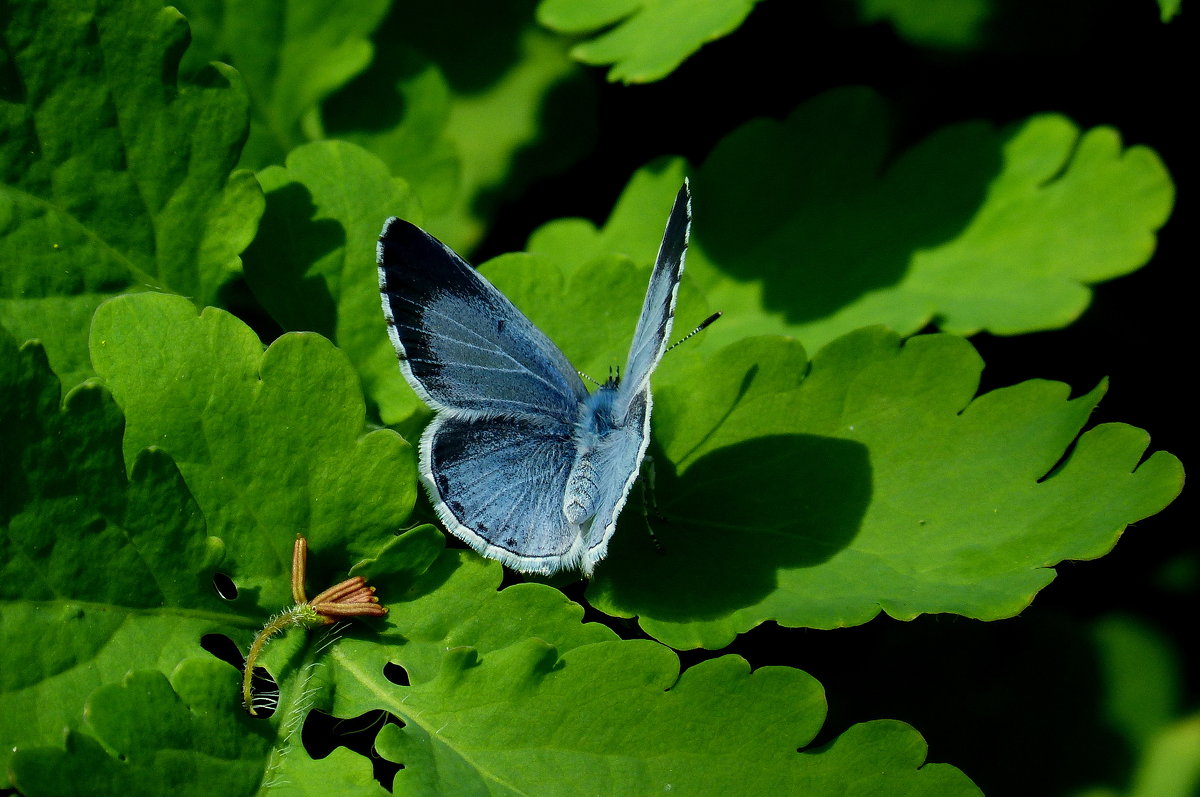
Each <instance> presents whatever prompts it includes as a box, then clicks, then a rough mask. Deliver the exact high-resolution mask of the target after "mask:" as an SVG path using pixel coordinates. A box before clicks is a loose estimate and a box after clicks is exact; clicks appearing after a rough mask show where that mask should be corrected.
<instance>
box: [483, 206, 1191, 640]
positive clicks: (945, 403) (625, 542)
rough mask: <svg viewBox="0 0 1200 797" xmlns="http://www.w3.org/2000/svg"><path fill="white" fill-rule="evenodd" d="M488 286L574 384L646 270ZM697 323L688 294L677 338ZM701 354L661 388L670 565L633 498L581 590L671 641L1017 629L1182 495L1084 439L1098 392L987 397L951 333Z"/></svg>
mask: <svg viewBox="0 0 1200 797" xmlns="http://www.w3.org/2000/svg"><path fill="white" fill-rule="evenodd" d="M666 206H667V205H666V204H664V205H663V207H662V208H658V209H656V210H655V211H653V212H649V211H648V213H649V214H650V215H652V216H654V217H658V218H661V217H662V216H663V215H664V213H665V210H664V208H665V207H666ZM483 271H484V272H485V273H486V274H487V275H488V277H489V278H490V279H491V280H493V282H494V283H495V284H496V285H497V286H498V287H499V288H500V289H501V290H503V291H504V293H505V294H506V295H507V296H509V297H510V298H512V299H513V301H514V302H515V303H516V304H517V306H518V307H520V308H522V309H523V310H524V311H525V312H526V313H527V314H528V315H529V317H530V318H531V319H532V320H533V321H534V323H535V324H537V325H538V327H539V328H541V329H542V330H544V331H545V332H546V333H547V334H548V335H549V336H550V338H551V340H553V341H555V342H556V343H557V344H558V345H559V346H560V347H561V348H562V350H563V352H564V353H565V354H566V355H567V356H568V358H569V359H570V360H571V362H572V363H574V364H575V365H576V366H577V367H579V368H581V369H582V370H584V371H585V372H590V373H592V374H593V375H598V376H603V375H604V374H605V367H606V364H607V365H619V364H620V363H621V362H623V361H624V358H625V352H626V351H627V349H628V345H629V339H630V337H631V335H632V332H633V325H634V322H635V319H636V318H637V313H638V308H639V306H640V303H641V299H642V296H643V294H644V291H645V285H646V281H647V279H648V277H649V268H648V267H636V266H634V265H633V264H632V263H631V262H630V261H628V260H625V259H622V258H616V257H610V258H607V259H603V260H598V261H593V262H592V263H590V264H586V265H583V266H578V267H576V268H574V269H571V270H570V271H569V273H564V272H563V270H562V269H559V268H557V267H556V266H555V265H554V263H553V262H551V261H550V260H549V259H548V258H546V257H541V256H538V255H506V256H503V257H500V258H496V259H495V260H493V261H490V262H489V263H487V264H485V265H484V266H483ZM685 277H686V275H685ZM597 297H603V301H597ZM707 310H708V308H707V306H706V305H705V303H704V297H703V296H702V295H700V294H699V292H697V291H696V290H695V288H694V285H691V284H689V282H688V281H687V280H686V279H685V281H684V285H683V287H682V289H681V291H680V299H679V309H678V315H679V318H680V329H684V330H686V329H687V328H688V327H689V325H690V324H692V323H694V322H695V321H698V320H699V319H701V318H703V317H704V316H705V315H706V314H707ZM723 323H724V319H722V320H721V321H720V322H718V325H717V326H719V325H720V324H723ZM715 329H716V327H713V329H712V330H710V331H706V332H704V333H703V335H702V336H701V341H702V340H703V336H707V335H709V334H711V332H712V331H715ZM709 350H711V346H709V347H707V348H706V347H705V346H704V345H703V344H702V343H701V342H697V343H696V345H693V344H692V343H689V344H688V345H687V346H685V347H683V348H681V349H679V350H677V351H674V352H672V353H671V354H670V355H669V356H667V357H666V358H665V359H664V361H663V363H662V365H661V366H660V367H659V369H658V372H657V373H656V374H655V377H654V387H655V394H654V395H655V404H654V417H653V423H652V425H653V432H654V443H653V445H652V446H651V449H650V453H651V455H652V456H653V459H654V463H655V471H656V480H657V490H656V493H657V505H658V507H657V508H658V511H659V512H661V513H662V514H663V515H664V516H665V518H666V521H667V522H665V523H662V524H660V523H657V522H655V521H654V519H653V518H651V520H650V523H651V525H652V526H653V527H654V529H655V531H656V534H657V536H658V538H659V540H661V542H662V544H663V546H664V549H665V555H659V554H657V553H656V552H655V549H654V545H653V542H652V540H651V538H650V537H649V535H647V534H646V532H645V528H644V521H643V519H642V515H641V512H640V511H639V504H642V503H643V502H642V501H641V491H640V490H635V493H634V498H633V500H632V501H631V506H629V507H628V508H627V509H626V510H625V513H624V515H623V518H622V520H623V522H622V526H621V528H620V529H619V530H618V532H617V535H616V537H615V538H614V540H613V542H612V545H611V548H610V557H609V560H608V561H607V562H606V563H604V564H602V565H601V566H600V568H599V569H598V570H597V575H596V579H595V580H594V581H593V583H592V586H591V589H590V591H589V599H590V600H591V601H592V603H593V605H595V606H596V607H597V608H600V609H602V610H603V611H606V612H609V613H612V614H616V615H620V616H627V617H628V616H634V615H637V616H638V617H639V618H640V622H641V625H642V627H643V628H644V629H645V630H646V631H647V632H649V633H650V634H652V635H653V636H655V637H656V638H657V639H660V640H662V641H664V642H667V643H668V644H671V645H672V646H676V647H680V648H688V647H696V646H703V647H710V648H719V647H722V646H724V645H726V644H728V643H729V642H730V641H731V640H732V639H733V637H734V635H736V634H737V633H740V632H743V631H746V630H748V629H750V628H753V627H754V626H756V625H758V624H759V623H761V622H763V621H765V620H769V619H772V620H776V621H778V622H779V623H780V624H782V625H788V626H808V627H819V628H831V627H837V626H844V625H856V624H860V623H864V622H866V621H867V620H869V619H871V618H872V617H874V616H875V615H876V614H877V613H878V612H879V611H880V610H881V609H882V610H883V611H885V612H887V613H888V614H890V615H892V616H893V617H897V618H902V619H909V618H912V617H914V616H916V615H918V614H922V613H933V612H955V613H959V614H964V615H967V616H970V617H976V618H981V619H996V618H1000V617H1008V616H1011V615H1013V614H1015V613H1017V612H1018V611H1020V610H1021V609H1022V608H1024V607H1025V606H1027V605H1028V604H1029V602H1030V601H1031V600H1032V598H1033V596H1034V595H1035V594H1036V593H1037V592H1038V591H1039V590H1040V589H1041V588H1042V587H1044V586H1045V585H1046V584H1047V583H1049V581H1050V580H1051V579H1052V578H1053V577H1054V571H1053V570H1052V569H1051V567H1052V566H1053V565H1055V564H1057V563H1058V562H1061V561H1063V560H1066V559H1091V558H1096V557H1098V556H1101V555H1103V554H1104V553H1106V552H1107V551H1108V550H1109V549H1111V548H1112V546H1113V545H1114V544H1115V542H1116V540H1117V537H1118V536H1119V535H1120V533H1121V530H1122V529H1123V528H1124V527H1125V525H1126V524H1128V523H1132V522H1134V521H1136V520H1139V519H1141V518H1144V517H1146V516H1148V515H1152V514H1154V513H1155V512H1157V511H1159V510H1160V509H1161V508H1162V507H1164V506H1166V505H1167V504H1168V503H1170V501H1171V500H1172V499H1173V498H1174V496H1175V495H1176V494H1177V493H1178V492H1179V490H1180V487H1181V484H1182V475H1183V474H1182V469H1181V466H1180V464H1179V462H1178V460H1176V459H1175V458H1174V457H1173V456H1171V455H1170V454H1166V453H1163V452H1159V453H1156V454H1154V455H1153V456H1151V457H1150V458H1149V459H1147V460H1146V461H1144V462H1141V459H1142V457H1143V455H1144V453H1145V450H1146V447H1147V444H1148V441H1147V438H1146V435H1145V433H1144V432H1142V431H1141V430H1138V429H1135V428H1132V427H1129V426H1125V425H1123V424H1107V425H1104V426H1100V427H1097V428H1095V429H1092V430H1090V431H1088V432H1086V433H1085V434H1083V435H1082V436H1081V437H1078V436H1079V433H1080V431H1081V430H1082V429H1083V427H1084V425H1085V423H1086V421H1087V418H1088V416H1089V415H1090V413H1091V412H1092V409H1093V408H1094V407H1095V405H1096V403H1097V402H1098V401H1099V400H1100V397H1101V396H1102V394H1103V392H1104V386H1103V385H1101V386H1099V387H1097V388H1096V389H1094V390H1092V391H1091V392H1090V393H1088V394H1085V395H1083V396H1081V397H1078V398H1075V399H1070V400H1068V394H1069V392H1070V391H1069V388H1068V387H1067V386H1066V385H1064V384H1061V383H1056V382H1046V381H1030V382H1025V383H1022V384H1019V385H1015V386H1013V387H1009V388H1005V389H1002V390H996V391H993V392H991V393H988V394H985V395H982V396H978V397H976V395H975V393H976V390H977V388H978V384H979V373H980V371H981V369H982V366H983V364H982V362H981V361H980V359H979V356H978V355H977V354H976V353H975V351H974V350H973V349H972V348H971V346H970V344H969V343H967V342H966V341H965V340H963V339H961V338H958V337H955V336H951V335H928V336H921V337H917V338H914V339H912V340H910V341H909V342H907V343H906V344H903V345H902V344H901V341H900V338H899V337H898V336H897V335H895V334H894V333H891V332H888V331H885V330H884V329H882V328H879V327H875V328H869V329H864V330H861V331H858V332H855V333H852V334H849V335H847V336H845V337H843V338H841V339H839V340H837V341H835V342H834V343H833V344H830V345H829V346H828V347H826V348H825V349H824V350H823V351H822V352H821V353H820V354H819V355H818V357H817V359H816V360H815V361H814V362H813V363H811V364H810V363H809V362H808V360H807V357H806V354H805V352H804V350H803V349H802V348H801V347H800V346H799V344H798V343H797V342H795V341H794V340H788V339H782V338H777V337H761V338H750V339H745V340H742V341H739V342H737V343H735V344H732V345H730V346H728V347H726V348H724V349H722V350H719V351H717V352H715V353H713V354H706V352H707V351H709ZM1077 437H1078V439H1076V438H1077ZM1139 463H1140V464H1139Z"/></svg>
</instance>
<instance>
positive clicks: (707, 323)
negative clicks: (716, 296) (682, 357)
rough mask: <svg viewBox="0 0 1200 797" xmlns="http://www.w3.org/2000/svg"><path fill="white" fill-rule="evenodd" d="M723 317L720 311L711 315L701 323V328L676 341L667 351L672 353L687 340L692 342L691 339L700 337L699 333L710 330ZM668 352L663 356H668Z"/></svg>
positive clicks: (698, 327)
mask: <svg viewBox="0 0 1200 797" xmlns="http://www.w3.org/2000/svg"><path fill="white" fill-rule="evenodd" d="M721 315H722V313H721V311H720V310H718V311H717V312H715V313H713V314H712V315H710V316H709V317H708V318H706V319H704V320H703V321H701V322H700V325H699V326H697V327H696V328H695V329H693V330H692V331H691V332H689V333H687V334H686V335H684V336H683V337H682V338H680V339H679V340H677V341H675V342H674V343H672V344H671V345H670V346H668V347H667V351H670V350H671V349H673V348H675V347H676V346H678V345H679V344H680V343H683V342H685V341H687V340H690V339H691V338H692V337H693V336H695V335H698V334H699V333H701V332H703V331H704V330H705V329H707V328H708V327H709V326H710V325H711V324H712V323H713V322H714V321H716V320H717V319H718V318H720V317H721ZM667 351H664V352H663V354H666V353H667Z"/></svg>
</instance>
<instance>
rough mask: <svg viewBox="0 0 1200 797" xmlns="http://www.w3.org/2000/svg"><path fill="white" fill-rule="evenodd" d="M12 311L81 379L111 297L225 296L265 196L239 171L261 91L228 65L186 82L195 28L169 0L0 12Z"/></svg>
mask: <svg viewBox="0 0 1200 797" xmlns="http://www.w3.org/2000/svg"><path fill="white" fill-rule="evenodd" d="M0 26H2V27H0V42H2V44H3V49H4V51H5V61H6V62H5V64H4V70H5V74H4V77H3V83H2V85H3V91H4V94H5V99H6V100H7V101H6V102H5V103H3V105H2V106H0V169H2V170H3V173H4V185H3V188H0V218H2V219H3V223H2V224H0V261H3V262H4V263H5V264H6V267H5V268H4V269H3V270H2V271H0V321H3V323H4V324H6V325H7V326H9V328H10V329H12V330H13V331H14V332H15V333H16V334H17V335H18V336H19V337H22V338H34V337H37V338H40V339H42V340H43V341H44V342H45V345H46V348H47V351H48V352H49V354H50V358H51V361H52V362H53V363H54V364H55V368H57V369H58V370H59V371H60V372H61V373H62V374H63V376H64V378H65V379H66V380H67V381H68V382H70V383H74V382H76V381H78V380H79V379H80V378H82V377H83V376H86V375H87V373H88V372H89V369H88V364H87V352H86V348H85V346H86V331H87V326H86V325H87V323H88V321H89V320H90V318H91V314H92V311H93V310H94V309H95V308H96V306H97V305H99V304H100V302H102V301H103V300H104V299H105V298H106V297H108V296H111V295H113V294H115V293H119V292H121V291H126V290H131V289H143V288H146V287H154V288H158V289H160V290H171V291H175V292H178V293H181V294H184V295H186V296H189V297H191V298H193V299H195V300H196V301H198V302H201V303H207V302H211V301H213V300H214V297H215V296H216V295H217V291H218V289H219V288H220V287H221V286H222V285H223V284H224V283H225V281H226V280H227V279H228V277H229V276H230V275H231V274H233V273H234V272H236V271H237V270H238V269H239V268H240V261H239V260H238V253H239V252H241V251H242V249H243V248H244V247H245V246H246V245H247V244H248V243H249V242H250V239H251V238H252V237H253V235H254V228H255V225H256V224H257V222H258V217H259V215H260V214H261V212H262V196H261V193H260V191H259V188H258V184H257V183H256V182H255V181H254V177H253V175H251V174H250V173H249V172H241V171H232V169H233V166H234V164H235V163H236V161H237V158H238V153H239V151H240V149H241V144H242V140H243V139H244V137H245V135H246V126H247V108H248V100H247V97H246V92H245V89H244V88H243V87H242V85H241V83H240V81H239V80H238V78H237V76H236V74H235V73H234V72H233V71H232V70H231V69H229V68H227V67H224V66H221V65H216V66H211V67H207V68H205V69H202V70H201V71H200V72H198V73H197V74H196V75H195V76H194V77H193V78H192V79H190V80H187V81H180V80H178V77H177V68H178V64H179V58H180V56H181V55H182V53H183V50H184V48H185V47H186V46H187V41H188V28H187V24H186V23H185V21H184V20H183V18H182V17H181V16H180V15H179V13H178V12H176V11H175V10H174V9H173V8H163V7H162V4H161V3H157V2H154V0H135V1H134V2H116V1H115V0H95V1H94V2H87V3H52V4H46V3H41V2H11V3H8V4H7V5H6V11H5V13H4V14H3V15H2V16H0Z"/></svg>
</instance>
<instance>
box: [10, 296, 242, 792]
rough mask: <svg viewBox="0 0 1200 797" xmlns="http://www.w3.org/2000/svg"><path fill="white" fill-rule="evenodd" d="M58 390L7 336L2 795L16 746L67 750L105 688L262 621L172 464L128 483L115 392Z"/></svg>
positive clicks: (86, 387)
mask: <svg viewBox="0 0 1200 797" xmlns="http://www.w3.org/2000/svg"><path fill="white" fill-rule="evenodd" d="M179 301H183V300H179ZM60 389H61V388H60V385H59V382H58V380H57V378H55V376H54V374H53V373H52V372H51V371H50V368H49V365H48V363H47V361H46V356H45V353H44V351H43V350H42V348H41V347H40V346H39V345H37V344H36V343H29V344H26V345H25V346H23V347H22V348H21V349H20V350H18V349H17V347H16V344H15V342H14V341H13V340H12V339H11V338H10V337H9V336H8V334H7V333H6V332H4V331H3V330H2V329H0V429H2V430H3V435H4V452H5V453H4V456H3V457H0V662H2V665H3V666H0V739H2V740H3V744H0V787H3V786H7V785H8V784H7V783H6V781H5V780H4V777H5V773H6V772H7V771H8V766H7V764H8V760H9V758H10V756H11V755H12V751H13V748H14V747H18V748H24V747H30V746H37V745H44V744H57V743H59V741H60V740H61V738H62V733H63V729H64V728H67V727H77V726H78V723H79V720H80V713H79V711H80V708H81V707H82V706H83V702H84V700H85V698H86V697H87V695H88V694H89V693H91V692H92V691H93V690H94V689H95V688H96V687H97V686H99V685H101V684H104V683H111V682H113V681H115V680H119V679H120V678H121V677H122V676H123V675H124V674H125V672H126V671H127V670H128V669H130V668H134V667H161V668H163V669H165V670H168V671H169V670H170V669H171V668H173V667H174V666H175V665H176V664H177V663H179V662H180V661H182V660H183V659H185V658H187V657H189V656H196V655H205V654H204V652H203V651H202V650H201V648H200V645H199V642H200V637H201V636H202V635H203V634H206V633H233V632H235V631H236V630H237V629H238V628H241V629H243V630H242V633H246V630H247V629H249V628H252V627H253V623H254V622H255V621H254V620H251V621H250V622H249V623H246V622H245V620H244V619H243V618H237V617H235V616H233V615H232V614H231V613H230V611H229V609H228V608H227V607H226V605H225V604H224V603H223V602H222V601H221V600H220V599H218V597H217V596H216V594H215V592H214V591H213V589H212V586H211V578H212V568H213V567H215V566H216V565H217V563H218V562H219V560H220V559H221V556H222V548H221V544H220V541H219V540H216V539H213V538H210V537H207V536H206V534H205V526H204V519H203V517H202V516H201V515H200V512H199V510H198V508H197V507H196V505H195V503H194V502H193V501H192V498H191V496H190V495H189V494H188V491H187V488H186V487H185V486H184V484H183V480H182V479H181V478H180V476H179V472H178V471H177V470H176V468H175V465H174V463H173V462H172V461H171V459H170V457H169V456H167V455H166V454H165V453H164V452H163V451H162V450H161V449H149V450H145V451H142V452H140V453H138V454H137V455H136V457H135V458H131V468H130V471H129V475H128V476H126V472H125V464H124V461H123V459H122V456H121V431H122V418H121V413H120V411H119V410H118V409H117V407H116V405H115V404H114V403H113V401H112V399H111V397H110V396H109V394H108V392H107V391H106V390H105V389H104V388H103V387H101V386H99V385H98V384H96V383H94V382H86V383H84V384H82V385H80V386H78V387H76V388H75V389H74V390H72V391H71V392H70V393H68V394H67V396H66V400H65V401H63V402H62V403H61V404H60V400H59V397H60ZM232 683H233V682H231V684H230V685H231V687H232Z"/></svg>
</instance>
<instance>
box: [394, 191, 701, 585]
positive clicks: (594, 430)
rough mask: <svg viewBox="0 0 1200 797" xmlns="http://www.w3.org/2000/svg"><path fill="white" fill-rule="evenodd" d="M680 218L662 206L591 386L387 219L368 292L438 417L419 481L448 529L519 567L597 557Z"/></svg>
mask: <svg viewBox="0 0 1200 797" xmlns="http://www.w3.org/2000/svg"><path fill="white" fill-rule="evenodd" d="M689 223H690V200H689V196H688V191H687V186H686V184H685V186H684V188H683V189H681V190H680V193H679V196H678V197H677V198H676V202H675V207H674V208H673V209H672V212H671V216H670V220H669V221H668V224H667V232H666V234H665V235H664V239H663V245H662V247H661V248H660V250H659V256H658V260H657V262H656V264H655V269H654V272H653V274H652V276H651V279H650V285H649V288H648V290H647V296H646V300H645V303H644V304H643V308H642V315H641V317H640V318H639V320H638V325H637V329H636V330H635V332H634V338H633V344H632V346H631V349H630V352H629V357H628V360H627V362H626V366H625V369H624V374H625V378H623V379H616V378H613V379H610V380H608V381H607V382H605V383H604V384H603V385H600V386H599V387H598V388H597V390H595V391H594V392H588V390H587V388H586V386H585V385H584V384H583V381H582V379H580V377H579V375H578V373H577V372H576V371H575V370H574V369H573V368H572V367H571V364H570V362H569V361H568V360H567V358H566V357H565V356H564V355H563V354H562V352H561V351H559V349H558V348H557V347H556V346H555V345H554V344H553V343H552V342H550V340H549V339H548V338H547V337H546V336H545V335H544V334H543V333H542V332H541V331H540V330H538V329H537V327H536V326H534V325H533V323H532V322H531V321H529V319H527V318H526V317H525V316H524V315H523V314H522V313H521V312H520V311H519V310H517V308H516V307H515V306H513V305H512V303H511V302H510V301H509V300H508V299H507V298H506V297H505V296H504V295H503V294H502V293H500V292H499V291H498V290H497V289H496V288H495V287H493V286H492V285H491V283H489V282H488V281H487V280H486V279H484V277H483V276H482V275H480V274H479V273H478V272H477V271H475V270H474V269H473V268H471V267H470V266H469V265H467V264H466V263H465V262H464V261H463V260H462V259H461V258H460V257H458V255H456V254H455V253H454V252H453V251H451V250H450V249H449V248H448V247H446V246H445V245H444V244H442V243H441V242H439V241H438V240H437V239H435V238H433V237H432V236H430V235H429V234H428V233H425V232H424V231H422V230H420V229H419V228H417V227H415V226H414V225H412V224H409V223H408V222H405V221H402V220H400V219H395V218H393V219H389V220H388V221H387V223H386V224H385V225H384V230H383V233H382V235H381V236H380V240H379V249H378V260H379V284H380V291H381V293H382V296H383V310H384V316H385V318H386V319H387V322H388V332H389V335H390V337H391V339H392V343H393V345H394V346H395V348H396V353H397V356H398V357H399V359H400V369H401V372H402V373H403V374H404V376H405V378H406V379H407V380H408V382H409V384H410V385H411V386H412V387H413V389H414V390H415V391H416V392H417V394H418V395H419V396H420V397H421V398H422V400H424V401H425V402H426V403H427V404H429V405H430V407H432V408H433V409H434V411H435V413H436V416H435V418H434V420H433V421H432V422H431V423H430V424H429V426H428V427H427V428H426V430H425V433H424V434H423V435H422V438H421V445H420V467H419V469H420V473H421V478H422V481H423V482H424V483H425V487H426V490H427V492H428V493H429V496H430V501H431V503H432V504H433V506H434V510H435V511H436V512H437V514H438V517H439V518H440V519H441V520H442V522H443V523H445V525H446V527H447V529H448V530H449V531H451V532H452V533H453V534H455V536H457V537H459V538H460V539H462V540H464V541H465V542H466V543H467V544H468V545H470V546H471V547H472V548H474V549H475V550H477V551H479V552H480V553H481V554H483V555H484V556H489V557H491V558H495V559H499V560H500V561H501V562H503V563H504V564H506V565H508V566H510V567H512V568H514V569H516V570H521V571H523V572H536V573H551V572H555V571H558V570H567V569H582V570H583V571H584V573H585V574H588V575H590V574H591V572H592V569H593V568H594V567H595V564H596V563H597V562H598V561H599V560H600V559H602V558H603V557H604V555H605V554H606V552H607V549H608V541H609V539H610V538H611V537H612V534H613V532H614V531H615V529H616V523H617V516H618V515H619V514H620V512H621V509H622V508H623V507H624V505H625V501H626V499H627V497H628V495H629V491H630V489H631V488H632V486H633V482H634V481H635V479H636V478H637V475H638V471H639V468H640V465H641V462H642V459H643V458H644V456H645V453H646V448H647V446H648V445H649V439H650V408H651V403H652V402H651V397H650V375H651V373H652V371H653V370H654V368H655V367H656V366H657V364H658V360H659V359H660V358H661V357H662V353H663V350H664V349H665V341H666V337H667V335H669V333H670V328H671V323H672V321H673V318H674V310H675V295H676V291H677V290H678V285H679V275H680V274H681V273H682V270H683V259H684V252H685V250H686V246H687V234H688V227H689Z"/></svg>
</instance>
